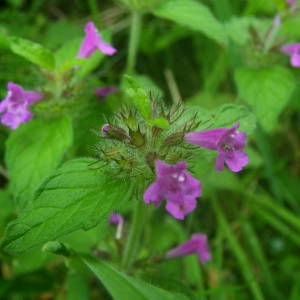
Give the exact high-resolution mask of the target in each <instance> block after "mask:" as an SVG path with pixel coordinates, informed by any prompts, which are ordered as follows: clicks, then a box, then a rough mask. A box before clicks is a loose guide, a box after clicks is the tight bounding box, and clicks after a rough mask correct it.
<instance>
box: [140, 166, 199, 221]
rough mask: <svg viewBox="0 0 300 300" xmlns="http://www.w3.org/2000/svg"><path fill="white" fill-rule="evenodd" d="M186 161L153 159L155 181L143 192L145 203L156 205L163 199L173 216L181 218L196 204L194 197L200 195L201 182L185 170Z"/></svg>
mask: <svg viewBox="0 0 300 300" xmlns="http://www.w3.org/2000/svg"><path fill="white" fill-rule="evenodd" d="M186 168H187V163H186V162H179V163H177V164H175V165H169V164H166V163H165V162H163V161H161V160H156V161H155V170H156V181H155V182H154V183H153V184H151V185H150V186H149V187H148V189H147V190H146V191H145V193H144V201H145V202H146V203H147V204H150V203H152V202H153V203H154V205H155V206H156V207H157V206H159V205H160V203H161V202H162V200H163V199H165V200H166V201H167V205H166V210H167V211H168V212H169V213H170V215H172V216H173V217H174V218H176V219H179V220H183V219H184V217H185V216H186V215H187V214H189V213H190V212H192V211H193V210H194V209H195V208H196V206H197V201H196V198H197V197H200V196H201V183H200V181H198V180H197V179H195V178H194V177H193V176H192V175H191V174H190V173H188V172H187V171H186Z"/></svg>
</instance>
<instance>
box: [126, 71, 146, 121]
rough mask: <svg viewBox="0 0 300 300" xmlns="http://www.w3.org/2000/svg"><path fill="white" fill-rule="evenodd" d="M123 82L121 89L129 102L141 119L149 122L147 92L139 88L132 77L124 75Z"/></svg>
mask: <svg viewBox="0 0 300 300" xmlns="http://www.w3.org/2000/svg"><path fill="white" fill-rule="evenodd" d="M123 80H124V83H123V88H124V90H125V92H126V94H127V95H128V97H129V98H130V101H131V102H132V104H133V105H134V106H135V107H136V109H137V110H138V111H139V113H140V114H141V115H142V116H143V118H144V119H145V120H149V119H150V118H151V106H150V100H149V97H148V94H147V92H146V91H145V90H144V89H142V88H141V86H140V85H139V84H138V82H137V81H136V80H135V79H134V78H133V77H132V76H128V75H124V76H123Z"/></svg>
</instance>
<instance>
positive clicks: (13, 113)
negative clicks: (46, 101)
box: [0, 82, 43, 129]
mask: <svg viewBox="0 0 300 300" xmlns="http://www.w3.org/2000/svg"><path fill="white" fill-rule="evenodd" d="M7 90H8V93H7V96H6V97H5V98H4V99H3V100H2V101H1V102H0V122H1V123H2V124H4V125H6V126H8V127H10V128H11V129H17V128H18V127H19V125H20V124H21V123H26V122H28V121H29V120H31V119H32V118H33V115H32V113H31V112H30V111H29V106H30V105H31V104H33V103H35V102H37V101H39V100H41V99H42V98H43V94H42V93H38V92H34V91H25V90H24V89H23V88H22V87H21V86H20V85H18V84H15V83H13V82H9V83H8V84H7Z"/></svg>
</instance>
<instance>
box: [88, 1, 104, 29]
mask: <svg viewBox="0 0 300 300" xmlns="http://www.w3.org/2000/svg"><path fill="white" fill-rule="evenodd" d="M88 6H89V9H90V13H91V15H92V16H93V20H94V21H95V23H96V24H97V25H98V26H99V27H101V26H100V25H101V21H100V12H99V7H98V4H97V1H96V0H88Z"/></svg>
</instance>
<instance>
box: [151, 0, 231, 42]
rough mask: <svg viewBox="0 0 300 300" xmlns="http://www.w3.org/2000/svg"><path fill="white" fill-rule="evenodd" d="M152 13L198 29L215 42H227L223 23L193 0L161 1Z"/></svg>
mask: <svg viewBox="0 0 300 300" xmlns="http://www.w3.org/2000/svg"><path fill="white" fill-rule="evenodd" d="M154 14H155V15H156V16H158V17H161V18H164V19H168V20H171V21H174V22H176V23H177V24H180V25H184V26H187V27H189V28H191V29H193V30H196V31H200V32H202V33H204V34H205V35H206V36H207V37H209V38H211V39H213V40H216V41H217V42H221V43H223V44H226V43H227V35H226V31H225V30H224V27H223V25H222V24H221V23H220V22H219V21H218V20H217V19H216V18H215V17H214V16H213V14H212V13H211V11H210V10H209V9H208V8H207V7H206V6H205V5H203V4H202V3H199V2H196V1H193V0H168V1H162V4H161V5H160V6H159V7H158V8H157V9H156V10H155V11H154Z"/></svg>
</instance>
